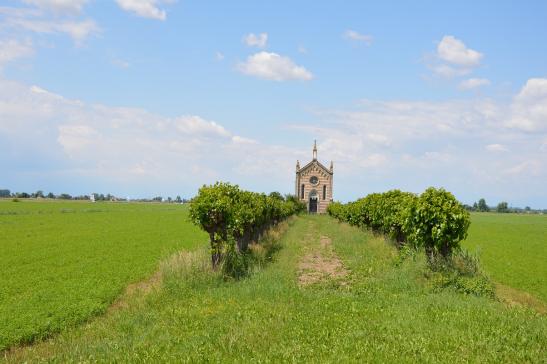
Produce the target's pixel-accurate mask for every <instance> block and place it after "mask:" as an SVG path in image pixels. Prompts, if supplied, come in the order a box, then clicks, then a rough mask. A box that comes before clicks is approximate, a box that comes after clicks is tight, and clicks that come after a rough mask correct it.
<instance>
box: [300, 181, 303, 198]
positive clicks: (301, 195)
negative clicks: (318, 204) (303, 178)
mask: <svg viewBox="0 0 547 364" xmlns="http://www.w3.org/2000/svg"><path fill="white" fill-rule="evenodd" d="M300 198H304V184H302V188H301V189H300Z"/></svg>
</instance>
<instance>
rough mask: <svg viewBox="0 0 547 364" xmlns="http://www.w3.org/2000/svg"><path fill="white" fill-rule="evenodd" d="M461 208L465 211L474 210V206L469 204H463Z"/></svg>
mask: <svg viewBox="0 0 547 364" xmlns="http://www.w3.org/2000/svg"><path fill="white" fill-rule="evenodd" d="M463 208H464V209H466V210H467V211H475V208H474V207H473V206H469V205H468V204H464V205H463Z"/></svg>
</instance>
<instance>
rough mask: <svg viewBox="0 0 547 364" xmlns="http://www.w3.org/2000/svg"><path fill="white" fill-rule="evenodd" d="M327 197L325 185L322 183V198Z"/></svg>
mask: <svg viewBox="0 0 547 364" xmlns="http://www.w3.org/2000/svg"><path fill="white" fill-rule="evenodd" d="M326 198H327V185H323V200H324V199H326Z"/></svg>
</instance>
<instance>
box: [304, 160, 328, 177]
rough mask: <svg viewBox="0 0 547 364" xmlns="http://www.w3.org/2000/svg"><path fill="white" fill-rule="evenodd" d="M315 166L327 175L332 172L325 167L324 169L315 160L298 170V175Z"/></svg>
mask: <svg viewBox="0 0 547 364" xmlns="http://www.w3.org/2000/svg"><path fill="white" fill-rule="evenodd" d="M314 164H315V165H317V166H318V167H319V168H321V169H323V170H324V171H325V172H327V173H328V174H332V172H331V171H330V169H328V168H327V167H325V166H324V165H323V164H322V163H321V162H319V161H318V160H317V159H315V160H312V161H311V162H310V163H308V164H306V165H305V166H304V167H302V168H300V169H299V170H298V173H300V172H303V171H304V170H306V169H308V168H309V167H311V166H313V165H314Z"/></svg>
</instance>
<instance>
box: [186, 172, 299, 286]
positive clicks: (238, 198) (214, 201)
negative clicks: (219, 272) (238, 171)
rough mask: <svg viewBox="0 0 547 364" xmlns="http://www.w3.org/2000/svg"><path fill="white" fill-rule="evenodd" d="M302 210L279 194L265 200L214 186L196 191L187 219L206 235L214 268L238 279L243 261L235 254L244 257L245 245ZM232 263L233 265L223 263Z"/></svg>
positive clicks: (229, 187) (227, 186)
mask: <svg viewBox="0 0 547 364" xmlns="http://www.w3.org/2000/svg"><path fill="white" fill-rule="evenodd" d="M301 208H302V206H301V203H299V202H298V203H296V202H295V201H294V199H291V198H287V200H285V199H283V197H282V196H281V194H279V193H272V194H270V195H269V196H266V195H265V194H263V193H255V192H249V191H243V190H240V189H239V187H238V186H237V185H231V184H230V183H223V182H217V183H215V184H214V185H210V186H203V187H201V188H200V189H199V192H198V194H197V196H196V197H194V198H193V199H192V204H191V206H190V218H191V220H192V222H193V223H194V224H196V225H198V226H199V227H201V228H202V229H203V230H205V231H206V232H207V233H208V234H209V240H210V244H211V262H212V265H213V267H214V268H216V267H217V266H218V265H219V264H221V263H223V264H224V267H227V268H225V271H226V272H227V273H229V272H231V271H232V272H233V276H234V277H237V276H239V274H240V272H239V267H240V266H241V265H242V262H243V261H244V259H245V258H244V257H240V256H239V255H238V254H245V252H246V250H247V247H248V245H249V244H250V243H251V242H252V241H255V242H256V241H258V240H259V238H260V236H262V234H263V233H264V232H265V231H266V230H267V229H268V228H269V227H270V226H272V225H275V224H277V223H278V222H280V221H282V220H284V219H286V218H287V217H289V216H291V215H294V214H296V213H298V212H299V211H301ZM232 259H234V262H230V261H225V260H232ZM223 261H225V262H223Z"/></svg>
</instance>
